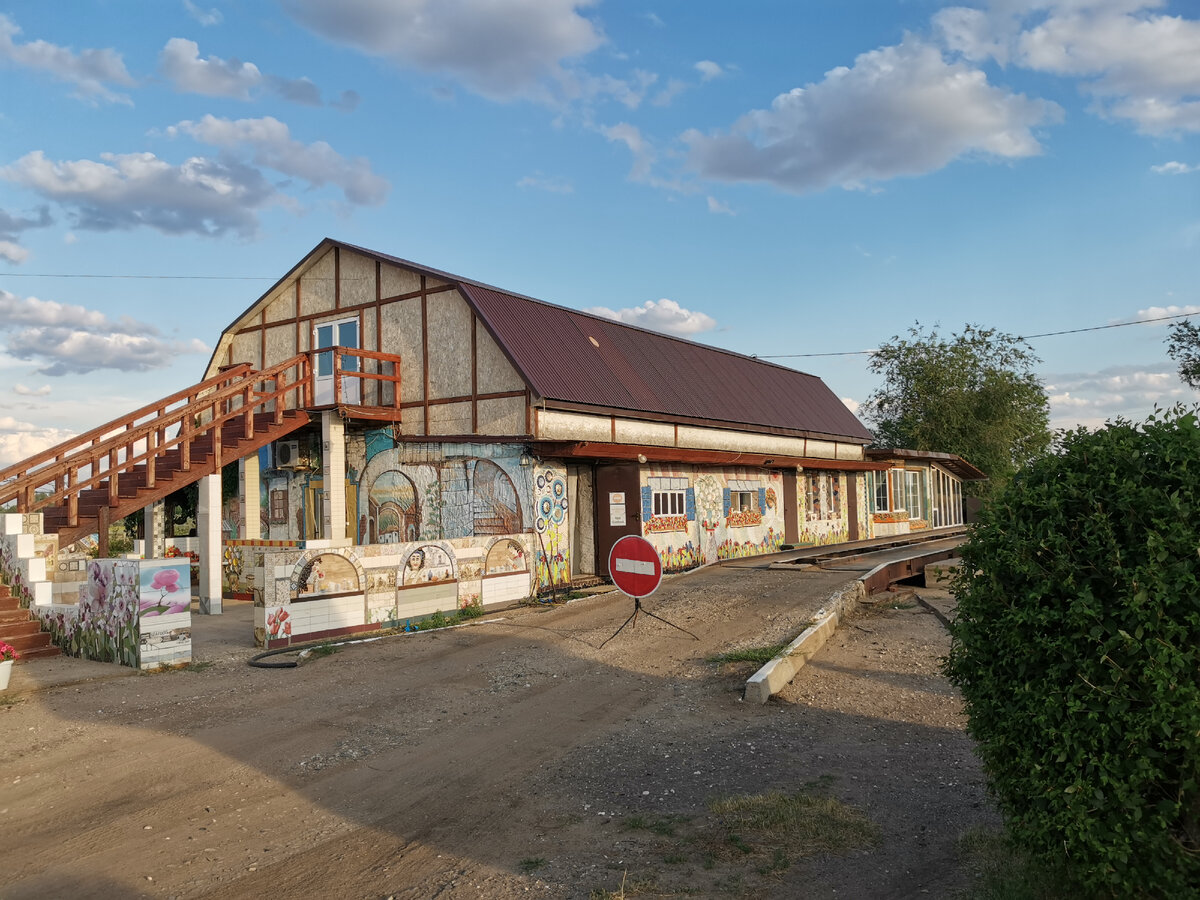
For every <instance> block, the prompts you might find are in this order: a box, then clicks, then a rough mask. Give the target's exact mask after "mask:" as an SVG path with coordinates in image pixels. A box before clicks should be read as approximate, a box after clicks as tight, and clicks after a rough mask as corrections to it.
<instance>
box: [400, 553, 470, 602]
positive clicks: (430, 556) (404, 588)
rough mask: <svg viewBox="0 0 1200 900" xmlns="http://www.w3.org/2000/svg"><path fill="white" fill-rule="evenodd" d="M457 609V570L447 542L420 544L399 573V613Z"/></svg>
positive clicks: (409, 555) (410, 554) (406, 558)
mask: <svg viewBox="0 0 1200 900" xmlns="http://www.w3.org/2000/svg"><path fill="white" fill-rule="evenodd" d="M454 609H458V572H457V568H456V562H455V559H454V551H453V550H452V549H451V548H450V547H449V545H446V544H421V545H420V546H418V547H415V548H413V550H412V551H411V552H410V553H409V554H408V556H407V557H405V560H404V562H403V564H402V565H401V566H400V569H399V571H398V572H397V573H396V614H397V616H398V617H400V618H403V617H406V616H421V615H427V614H428V613H434V612H439V611H443V612H446V611H450V610H454Z"/></svg>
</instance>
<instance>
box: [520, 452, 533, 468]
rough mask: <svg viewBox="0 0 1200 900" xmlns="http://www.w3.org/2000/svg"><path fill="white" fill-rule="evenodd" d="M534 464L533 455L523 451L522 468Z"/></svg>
mask: <svg viewBox="0 0 1200 900" xmlns="http://www.w3.org/2000/svg"><path fill="white" fill-rule="evenodd" d="M532 465H533V457H532V456H530V455H529V454H528V453H522V454H521V468H522V469H528V468H529V467H530V466H532Z"/></svg>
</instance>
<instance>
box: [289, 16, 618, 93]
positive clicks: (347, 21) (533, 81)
mask: <svg viewBox="0 0 1200 900" xmlns="http://www.w3.org/2000/svg"><path fill="white" fill-rule="evenodd" d="M592 2H593V0H456V2H437V0H406V2H403V3H397V2H395V0H342V2H340V3H337V4H331V3H329V2H327V0H284V2H283V7H284V9H285V10H287V12H288V13H289V14H290V15H291V16H292V17H293V18H294V19H296V20H297V21H298V22H300V23H301V24H302V25H304V26H305V27H306V28H308V29H310V30H311V31H313V32H315V33H316V34H318V35H320V36H321V37H324V38H326V39H327V40H330V41H334V42H336V43H339V44H343V45H347V46H350V47H353V48H355V49H357V50H360V51H361V52H363V53H367V54H370V55H372V56H382V57H387V58H389V59H391V60H393V61H395V62H397V63H399V64H400V65H403V66H408V67H411V68H414V69H417V70H419V71H423V72H429V73H435V74H440V75H446V76H449V77H450V78H453V79H454V80H456V81H457V82H459V83H461V84H462V85H464V86H466V87H467V88H469V89H470V90H472V91H474V92H475V93H478V94H481V95H483V96H485V97H490V98H492V99H497V100H507V99H512V98H514V97H519V96H531V95H536V94H538V93H539V92H540V88H539V83H540V82H542V81H543V79H545V78H547V77H551V78H553V77H557V76H558V75H559V74H560V73H561V71H562V64H563V63H564V62H566V61H568V60H573V59H578V58H580V57H582V56H585V55H586V54H588V53H590V52H592V51H593V50H595V49H596V48H597V47H599V46H600V45H601V44H602V43H603V42H604V36H603V34H602V33H601V31H600V29H599V27H598V26H597V25H596V24H595V23H594V22H593V21H592V20H590V19H588V18H587V17H586V16H584V15H582V14H581V12H580V10H582V9H584V8H586V7H588V6H590V5H592Z"/></svg>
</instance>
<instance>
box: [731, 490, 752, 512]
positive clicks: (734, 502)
mask: <svg viewBox="0 0 1200 900" xmlns="http://www.w3.org/2000/svg"><path fill="white" fill-rule="evenodd" d="M729 511H730V512H753V511H754V492H753V491H730V492H729Z"/></svg>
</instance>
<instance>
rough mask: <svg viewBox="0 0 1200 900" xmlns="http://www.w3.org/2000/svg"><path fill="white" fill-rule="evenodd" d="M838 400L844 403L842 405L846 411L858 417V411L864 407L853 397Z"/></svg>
mask: <svg viewBox="0 0 1200 900" xmlns="http://www.w3.org/2000/svg"><path fill="white" fill-rule="evenodd" d="M838 399H839V400H841V401H842V405H843V406H845V407H846V409H848V410H850V412H852V413H854V414H855V415H856V416H857V415H858V410H859V409H860V408H861V407H862V404H861V403H859V402H858V401H857V400H855V399H854V398H853V397H839V398H838Z"/></svg>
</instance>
